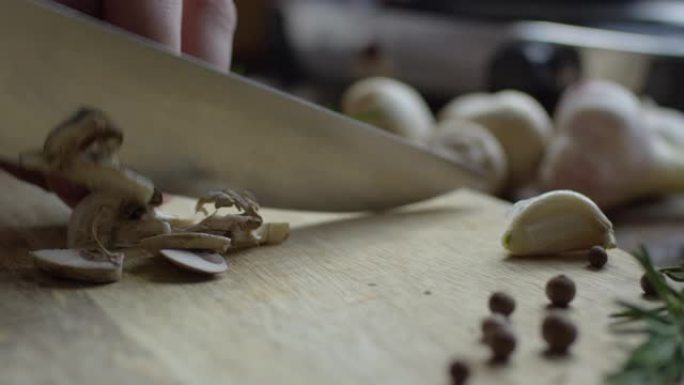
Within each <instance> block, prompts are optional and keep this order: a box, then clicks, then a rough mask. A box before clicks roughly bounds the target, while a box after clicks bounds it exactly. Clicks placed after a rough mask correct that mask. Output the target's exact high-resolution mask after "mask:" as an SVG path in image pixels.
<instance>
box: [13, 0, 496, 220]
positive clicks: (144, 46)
mask: <svg viewBox="0 0 684 385" xmlns="http://www.w3.org/2000/svg"><path fill="white" fill-rule="evenodd" d="M0 52H2V54H3V59H2V60H0V123H1V124H2V128H0V133H1V134H0V135H1V136H0V154H2V155H5V156H11V155H15V154H17V153H18V152H19V151H20V150H23V149H28V148H34V147H36V146H37V145H39V144H40V143H42V140H43V138H44V136H45V134H46V133H47V131H48V130H49V129H50V127H52V126H53V125H54V124H55V122H58V121H60V120H62V119H63V118H64V117H66V116H68V115H69V114H70V113H72V112H73V111H74V110H75V109H76V108H78V107H79V106H82V105H90V106H94V107H97V108H99V109H102V110H103V111H106V112H107V113H108V114H109V115H110V116H111V117H113V119H114V121H115V122H116V123H117V124H118V125H119V126H120V127H123V128H124V129H125V134H126V141H125V144H124V147H123V149H124V150H123V153H122V157H123V159H124V160H125V161H126V162H127V163H129V164H131V165H132V166H133V167H134V168H136V169H138V170H140V171H141V172H143V173H144V174H147V175H149V176H150V177H151V178H152V179H153V180H154V181H155V183H157V185H158V186H159V187H160V188H162V189H163V190H165V191H169V192H173V193H179V194H186V195H193V196H197V195H198V194H201V193H203V192H206V190H207V189H209V188H217V187H228V186H230V187H233V188H242V189H247V190H249V191H251V192H253V193H254V194H255V195H256V196H257V197H259V199H260V201H261V202H262V203H263V204H264V205H267V206H271V207H280V208H289V209H305V210H317V211H362V210H381V209H386V208H391V207H395V206H399V205H403V204H406V203H411V202H415V201H419V200H423V199H426V198H429V197H432V196H435V195H438V194H441V193H444V192H447V191H450V190H452V189H455V188H459V187H471V188H478V187H479V186H480V184H481V183H482V182H481V178H480V177H479V174H478V173H477V172H476V171H475V170H473V169H470V168H469V167H467V166H466V165H464V164H460V163H458V162H456V161H454V160H448V159H445V158H442V157H440V156H438V155H436V154H433V153H430V152H428V151H426V150H425V149H422V148H420V147H419V146H416V145H413V144H411V143H408V142H406V141H404V140H402V139H399V138H396V137H393V136H392V135H389V134H387V133H385V132H383V131H381V130H379V129H377V128H374V127H370V126H367V125H364V124H362V123H359V122H357V121H354V120H352V119H349V118H346V117H344V116H341V115H339V114H336V113H333V112H331V111H328V110H325V109H323V108H320V107H317V106H315V105H313V104H310V103H307V102H304V101H301V100H298V99H296V98H293V97H291V96H288V95H286V94H284V93H281V92H279V91H276V90H273V89H270V88H268V87H265V86H263V85H259V84H257V83H255V82H253V81H250V80H248V79H246V78H243V77H240V76H238V75H235V74H223V73H220V72H218V71H214V70H213V69H211V68H209V67H208V66H205V65H203V64H202V63H199V62H198V61H195V60H193V59H191V58H188V57H178V56H175V55H173V54H172V53H170V52H168V51H167V50H165V49H164V48H163V47H161V46H159V45H155V44H153V43H150V42H148V41H146V40H143V39H140V38H137V37H135V36H133V35H132V34H129V33H126V32H124V31H121V30H118V29H116V28H114V27H111V26H107V25H103V24H101V23H99V22H97V21H94V20H90V19H88V18H86V17H82V16H79V15H78V14H76V13H75V12H73V11H70V10H68V9H66V8H64V7H62V6H59V5H55V4H50V3H45V2H38V1H33V0H28V1H27V0H5V1H3V9H2V12H0Z"/></svg>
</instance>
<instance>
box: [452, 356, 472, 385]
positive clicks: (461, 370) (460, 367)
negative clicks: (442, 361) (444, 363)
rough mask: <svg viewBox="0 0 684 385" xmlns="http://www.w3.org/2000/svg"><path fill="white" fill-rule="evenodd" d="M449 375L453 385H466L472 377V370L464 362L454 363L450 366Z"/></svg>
mask: <svg viewBox="0 0 684 385" xmlns="http://www.w3.org/2000/svg"><path fill="white" fill-rule="evenodd" d="M449 375H450V376H451V384H452V385H464V384H465V383H466V381H468V377H470V368H469V367H468V364H466V363H465V362H463V361H454V362H452V363H451V365H449Z"/></svg>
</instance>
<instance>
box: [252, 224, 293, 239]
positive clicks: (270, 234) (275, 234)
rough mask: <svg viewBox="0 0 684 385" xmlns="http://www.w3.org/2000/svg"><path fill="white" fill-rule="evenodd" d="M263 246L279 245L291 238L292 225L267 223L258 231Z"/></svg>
mask: <svg viewBox="0 0 684 385" xmlns="http://www.w3.org/2000/svg"><path fill="white" fill-rule="evenodd" d="M256 233H257V236H258V237H259V239H260V244H262V245H277V244H280V243H283V242H285V240H287V238H289V237H290V224H289V223H286V222H275V223H266V224H264V225H263V226H261V227H260V228H259V229H258V230H257V231H256Z"/></svg>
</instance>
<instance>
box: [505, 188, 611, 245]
mask: <svg viewBox="0 0 684 385" xmlns="http://www.w3.org/2000/svg"><path fill="white" fill-rule="evenodd" d="M501 239H502V244H503V246H504V248H506V250H508V251H509V252H510V253H511V254H512V255H539V254H556V253H563V252H569V251H577V250H587V249H590V248H591V247H592V246H603V247H604V248H613V247H615V235H614V233H613V224H612V223H611V222H610V220H609V219H608V218H607V217H606V216H605V215H604V214H603V212H601V210H600V209H599V208H598V206H597V205H596V204H595V203H594V202H592V201H591V199H589V198H587V197H586V196H584V195H582V194H579V193H577V192H574V191H569V190H557V191H550V192H547V193H544V194H542V195H539V196H536V197H534V198H530V199H526V200H522V201H519V202H517V203H516V204H515V205H514V206H513V210H512V212H511V220H510V223H509V225H508V228H507V229H506V231H505V232H504V234H503V236H502V238H501Z"/></svg>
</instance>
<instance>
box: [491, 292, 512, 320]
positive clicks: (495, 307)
mask: <svg viewBox="0 0 684 385" xmlns="http://www.w3.org/2000/svg"><path fill="white" fill-rule="evenodd" d="M489 310H490V311H491V312H492V313H499V314H503V315H504V316H506V317H508V316H509V315H511V313H513V310H515V300H514V299H513V297H511V296H510V295H508V294H507V293H504V292H502V291H497V292H495V293H493V294H492V295H491V296H490V297H489Z"/></svg>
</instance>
